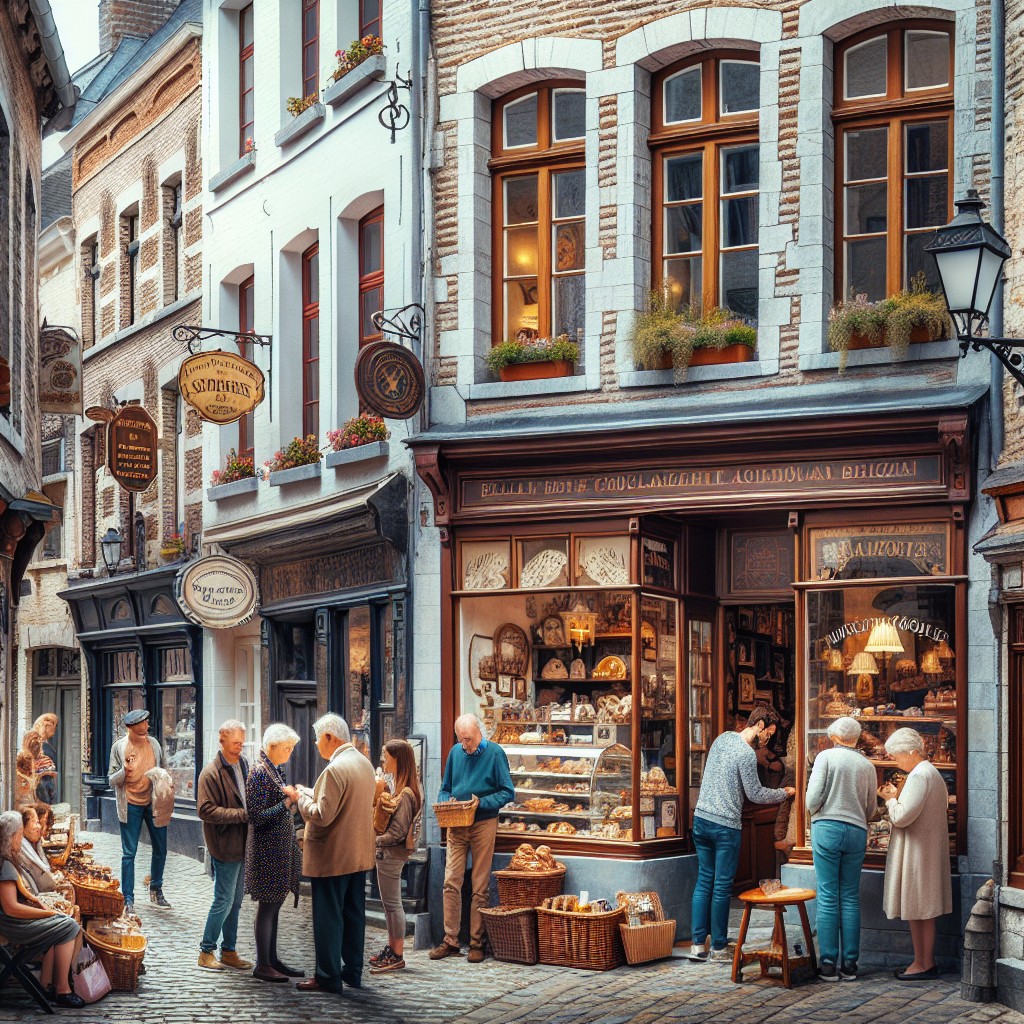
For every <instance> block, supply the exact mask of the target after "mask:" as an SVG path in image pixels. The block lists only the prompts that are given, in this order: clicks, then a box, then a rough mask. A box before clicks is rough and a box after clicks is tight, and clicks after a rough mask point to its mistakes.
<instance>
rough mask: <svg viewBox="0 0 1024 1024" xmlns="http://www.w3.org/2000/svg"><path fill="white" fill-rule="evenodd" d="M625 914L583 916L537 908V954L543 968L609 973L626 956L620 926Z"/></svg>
mask: <svg viewBox="0 0 1024 1024" xmlns="http://www.w3.org/2000/svg"><path fill="white" fill-rule="evenodd" d="M625 914H626V911H625V910H624V909H623V908H622V907H619V908H618V909H617V910H612V911H610V912H609V913H602V914H581V913H579V912H578V911H567V910H545V909H544V908H543V907H538V908H537V952H538V954H539V956H540V962H541V963H542V964H553V965H554V966H556V967H578V968H581V969H582V970H586V971H610V970H612V969H613V968H615V967H621V966H622V963H623V960H624V956H623V950H622V938H621V936H620V935H619V925H620V924H621V923H622V921H623V920H624V918H625Z"/></svg>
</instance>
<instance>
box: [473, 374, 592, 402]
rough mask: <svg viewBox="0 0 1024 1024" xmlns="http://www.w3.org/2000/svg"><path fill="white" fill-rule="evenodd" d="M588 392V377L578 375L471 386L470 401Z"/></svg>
mask: <svg viewBox="0 0 1024 1024" xmlns="http://www.w3.org/2000/svg"><path fill="white" fill-rule="evenodd" d="M587 390H588V388H587V378H586V376H585V375H584V374H582V373H578V374H576V375H575V376H572V377H549V378H547V379H540V380H517V381H509V382H507V383H506V382H505V381H494V382H489V383H486V384H470V385H469V400H470V401H471V402H475V401H480V400H486V399H492V398H528V397H530V396H532V395H569V394H573V393H574V392H578V391H587Z"/></svg>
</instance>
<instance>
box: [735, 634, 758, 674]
mask: <svg viewBox="0 0 1024 1024" xmlns="http://www.w3.org/2000/svg"><path fill="white" fill-rule="evenodd" d="M736 663H737V664H738V665H742V666H743V667H744V668H753V667H754V643H753V641H752V640H751V638H750V637H748V636H743V637H739V638H738V639H737V640H736Z"/></svg>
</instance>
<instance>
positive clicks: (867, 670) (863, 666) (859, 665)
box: [846, 648, 903, 676]
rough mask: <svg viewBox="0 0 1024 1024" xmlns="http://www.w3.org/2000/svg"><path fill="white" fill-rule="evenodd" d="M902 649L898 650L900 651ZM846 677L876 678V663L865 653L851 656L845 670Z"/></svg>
mask: <svg viewBox="0 0 1024 1024" xmlns="http://www.w3.org/2000/svg"><path fill="white" fill-rule="evenodd" d="M902 649H903V648H900V650H902ZM846 674H847V675H848V676H860V675H868V676H877V675H878V662H877V661H875V659H874V658H873V657H872V656H871V655H870V654H868V653H866V652H865V651H861V652H860V654H855V655H854V656H853V661H852V662H850V667H849V668H848V669H847V670H846Z"/></svg>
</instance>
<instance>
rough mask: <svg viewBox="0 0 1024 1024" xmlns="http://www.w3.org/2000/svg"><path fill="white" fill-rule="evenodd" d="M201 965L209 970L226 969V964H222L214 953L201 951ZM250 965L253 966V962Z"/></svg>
mask: <svg viewBox="0 0 1024 1024" xmlns="http://www.w3.org/2000/svg"><path fill="white" fill-rule="evenodd" d="M199 966H200V967H204V968H205V969H206V970H208V971H223V970H224V964H222V963H221V962H220V961H219V960H218V959H217V958H216V957H215V956H214V955H213V954H212V953H200V954H199ZM249 966H250V967H252V964H249Z"/></svg>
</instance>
